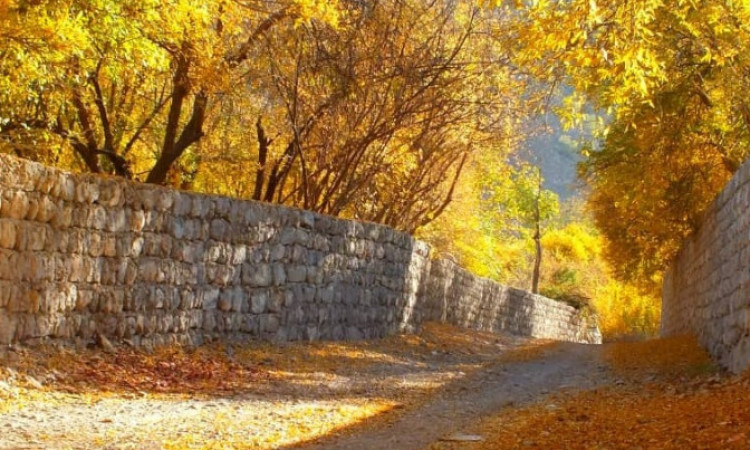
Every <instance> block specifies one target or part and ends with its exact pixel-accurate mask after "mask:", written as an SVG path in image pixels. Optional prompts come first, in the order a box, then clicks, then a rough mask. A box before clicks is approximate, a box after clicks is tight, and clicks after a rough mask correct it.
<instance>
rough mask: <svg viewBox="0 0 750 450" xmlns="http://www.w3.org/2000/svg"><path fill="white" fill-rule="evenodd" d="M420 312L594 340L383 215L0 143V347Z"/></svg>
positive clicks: (367, 332)
mask: <svg viewBox="0 0 750 450" xmlns="http://www.w3.org/2000/svg"><path fill="white" fill-rule="evenodd" d="M425 320H443V321H446V322H450V323H454V324H457V325H462V326H467V327H472V328H478V329H485V330H491V331H501V330H507V331H511V332H514V333H519V334H524V335H532V336H540V337H548V338H554V339H565V340H573V341H585V342H597V341H598V339H600V338H599V337H598V331H597V330H596V328H595V324H594V321H593V320H592V319H591V318H588V317H583V316H581V315H580V314H579V313H578V311H576V310H575V309H573V308H572V307H569V306H567V305H564V304H561V303H558V302H554V301H551V300H549V299H545V298H543V297H540V296H533V295H531V294H528V293H525V292H523V291H517V290H514V289H509V288H505V287H503V286H500V285H497V284H495V283H493V282H491V281H488V280H484V279H481V278H478V277H475V276H473V275H471V274H469V273H468V272H466V271H464V270H463V269H461V268H458V267H455V266H453V265H452V264H451V263H449V262H446V261H434V262H432V261H430V259H429V248H428V246H427V245H426V244H424V243H422V242H419V241H416V240H414V239H413V238H412V237H410V236H409V235H407V234H403V233H400V232H397V231H394V230H392V229H390V228H387V227H384V226H380V225H376V224H370V223H359V222H353V221H347V220H341V219H336V218H333V217H328V216H323V215H318V214H314V213H310V212H306V211H301V210H297V209H293V208H285V207H281V206H276V205H268V204H263V203H257V202H250V201H242V200H235V199H229V198H225V197H218V196H205V195H200V194H195V193H189V192H181V191H175V190H171V189H166V188H161V187H157V186H152V185H144V184H137V183H130V182H125V181H123V180H120V179H115V178H107V177H100V176H94V175H73V174H70V173H66V172H63V171H60V170H57V169H53V168H49V167H45V166H42V165H39V164H36V163H31V162H28V161H24V160H20V159H17V158H13V157H10V156H8V155H0V344H7V343H11V342H27V343H33V342H36V341H40V340H47V339H58V340H64V341H68V342H79V343H85V342H88V341H89V340H90V339H91V338H92V336H94V334H95V333H102V334H104V335H105V336H108V337H110V338H112V339H115V340H118V341H128V342H129V343H131V344H132V345H135V346H140V345H145V346H151V345H159V344H165V343H174V342H178V343H183V344H200V343H202V342H204V341H205V340H212V339H217V338H222V339H224V338H229V339H233V338H236V339H242V338H259V339H267V340H280V341H284V340H300V339H306V340H317V339H328V340H339V339H362V338H376V337H382V336H386V335H390V334H393V333H397V332H409V331H412V330H414V329H415V328H418V327H419V325H420V324H421V323H423V322H424V321H425Z"/></svg>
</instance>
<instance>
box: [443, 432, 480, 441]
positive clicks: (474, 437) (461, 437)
mask: <svg viewBox="0 0 750 450" xmlns="http://www.w3.org/2000/svg"><path fill="white" fill-rule="evenodd" d="M440 440H441V441H443V442H481V441H484V438H483V437H482V436H480V435H478V434H463V433H455V434H451V435H450V436H445V437H441V438H440Z"/></svg>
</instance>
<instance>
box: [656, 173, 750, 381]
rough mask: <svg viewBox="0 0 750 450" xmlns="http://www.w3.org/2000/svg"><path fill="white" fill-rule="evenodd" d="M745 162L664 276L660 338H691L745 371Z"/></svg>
mask: <svg viewBox="0 0 750 450" xmlns="http://www.w3.org/2000/svg"><path fill="white" fill-rule="evenodd" d="M748 182H750V163H745V164H744V165H743V166H742V167H741V168H740V170H739V171H738V172H737V173H736V174H735V175H734V177H733V178H732V180H731V181H730V182H729V184H727V186H726V187H725V188H724V190H723V191H722V193H721V194H719V196H718V197H717V198H716V200H714V202H713V204H712V205H711V207H710V208H709V209H708V211H707V212H706V214H705V216H704V218H703V223H702V225H701V228H700V229H699V230H698V232H697V233H695V235H694V236H692V237H691V238H690V239H688V240H686V241H685V243H684V244H683V247H682V249H681V250H680V252H679V254H678V255H677V257H676V258H675V260H674V261H673V262H672V264H671V267H670V269H669V270H668V271H667V273H666V274H665V277H664V286H663V294H662V297H663V305H662V335H664V336H671V335H678V334H686V333H692V334H695V335H697V336H698V338H699V339H700V342H701V344H702V345H703V346H704V347H706V348H707V349H708V351H709V353H711V355H712V356H713V357H714V358H715V359H716V360H717V361H718V362H719V363H720V364H721V365H722V366H724V367H727V368H729V369H730V370H732V371H734V372H740V371H742V370H744V369H746V368H748V367H750V184H748Z"/></svg>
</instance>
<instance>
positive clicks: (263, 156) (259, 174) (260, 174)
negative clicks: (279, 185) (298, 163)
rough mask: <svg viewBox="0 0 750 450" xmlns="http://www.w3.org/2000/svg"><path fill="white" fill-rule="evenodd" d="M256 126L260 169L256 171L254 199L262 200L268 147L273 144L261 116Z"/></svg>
mask: <svg viewBox="0 0 750 450" xmlns="http://www.w3.org/2000/svg"><path fill="white" fill-rule="evenodd" d="M255 128H256V130H257V131H258V169H257V170H256V172H255V190H254V191H253V200H260V199H261V198H262V195H263V181H264V180H265V178H266V162H267V160H268V147H269V146H270V145H271V139H268V138H267V137H266V131H265V130H264V129H263V123H262V119H261V118H260V117H258V121H257V122H256V123H255Z"/></svg>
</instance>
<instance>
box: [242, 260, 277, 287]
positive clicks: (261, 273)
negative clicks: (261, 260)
mask: <svg viewBox="0 0 750 450" xmlns="http://www.w3.org/2000/svg"><path fill="white" fill-rule="evenodd" d="M272 277H273V275H272V273H271V266H270V265H268V264H243V265H242V283H243V284H244V285H246V286H249V287H268V286H270V285H271V282H272Z"/></svg>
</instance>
